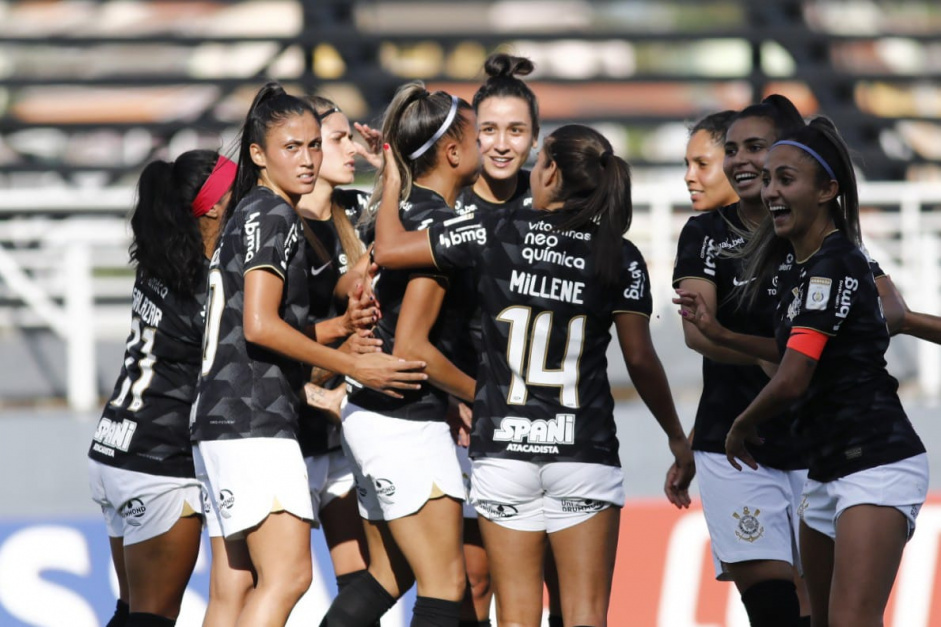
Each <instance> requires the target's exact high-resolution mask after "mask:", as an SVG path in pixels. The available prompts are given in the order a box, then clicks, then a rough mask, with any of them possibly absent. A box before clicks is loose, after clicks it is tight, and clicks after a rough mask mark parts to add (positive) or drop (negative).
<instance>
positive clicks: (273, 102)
mask: <svg viewBox="0 0 941 627" xmlns="http://www.w3.org/2000/svg"><path fill="white" fill-rule="evenodd" d="M305 113H310V114H311V115H312V116H314V118H316V117H317V114H315V113H314V110H313V109H312V108H311V106H310V104H309V103H308V102H307V101H306V100H303V99H301V98H298V97H296V96H291V95H290V94H288V93H286V92H285V91H284V88H283V87H281V85H280V84H279V83H277V82H275V81H271V82H270V83H267V84H265V86H264V87H262V88H261V89H259V90H258V93H257V94H255V99H254V100H253V101H252V106H251V107H249V109H248V114H247V115H246V116H245V122H244V123H243V124H242V131H241V133H240V136H239V168H238V172H237V173H236V175H235V184H234V185H232V200H231V201H230V202H229V208H233V207H235V206H236V205H238V204H239V202H240V201H241V200H242V199H243V198H245V196H246V195H247V194H248V192H250V191H251V190H252V188H253V187H255V185H256V184H257V183H258V176H259V169H258V166H257V165H255V162H254V161H252V155H251V145H252V144H258V145H259V146H261V147H262V148H264V147H265V138H266V136H267V134H268V129H270V128H271V127H272V126H274V125H275V124H278V123H280V122H282V121H283V120H285V119H286V118H289V117H291V116H292V115H303V114H305ZM228 215H232V212H231V211H230V212H228Z"/></svg>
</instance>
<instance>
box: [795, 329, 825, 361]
mask: <svg viewBox="0 0 941 627" xmlns="http://www.w3.org/2000/svg"><path fill="white" fill-rule="evenodd" d="M829 339H830V338H829V337H828V336H827V334H826V333H821V332H820V331H815V330H814V329H794V330H793V331H791V337H789V338H788V339H787V347H788V348H790V349H793V350H796V351H797V352H798V353H801V354H802V355H807V356H808V357H810V358H811V359H815V360H819V359H820V354H821V353H823V347H824V346H826V345H827V340H829Z"/></svg>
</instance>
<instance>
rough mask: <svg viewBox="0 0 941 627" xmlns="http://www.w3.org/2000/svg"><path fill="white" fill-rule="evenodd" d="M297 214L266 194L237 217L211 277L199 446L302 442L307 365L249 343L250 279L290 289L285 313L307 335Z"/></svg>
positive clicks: (254, 196) (251, 199) (195, 431)
mask: <svg viewBox="0 0 941 627" xmlns="http://www.w3.org/2000/svg"><path fill="white" fill-rule="evenodd" d="M303 237H304V236H303V235H302V233H301V223H300V219H299V218H298V217H297V214H295V213H294V209H292V208H291V206H290V205H288V204H287V203H286V202H285V201H284V200H283V199H282V198H281V197H279V196H277V195H276V194H275V193H274V192H272V191H271V190H269V189H268V188H266V187H260V186H259V187H256V188H255V189H253V190H252V191H251V192H249V194H248V195H247V196H245V198H243V199H242V201H241V202H240V203H239V204H238V206H237V207H236V208H235V209H234V211H233V214H232V215H231V216H230V217H229V220H228V222H227V223H226V225H225V228H224V230H223V232H222V236H221V238H220V242H219V247H218V248H217V250H216V252H215V254H214V255H213V258H212V263H211V264H210V270H209V296H208V301H209V305H208V311H207V314H206V333H205V342H204V349H203V365H202V372H201V376H200V378H199V385H198V389H197V391H198V397H197V401H196V405H195V407H194V415H193V426H192V436H193V439H194V440H196V441H201V440H228V439H238V438H249V437H252V438H260V437H269V438H270V437H275V438H296V437H297V414H298V403H299V400H300V399H299V393H300V391H301V386H302V385H303V382H304V381H303V379H304V376H303V374H304V373H303V367H302V365H301V364H300V363H299V362H297V361H295V360H293V359H289V358H287V357H284V356H282V355H279V354H277V353H274V352H272V351H269V350H267V349H265V348H263V347H261V346H258V345H257V344H249V343H247V342H246V341H245V332H244V327H243V325H242V316H243V313H244V301H245V274H246V273H247V272H249V271H255V272H271V273H274V274H276V275H277V276H278V277H279V278H281V279H282V280H283V281H284V287H283V290H282V294H281V303H280V305H279V308H278V313H279V315H280V316H281V318H282V319H283V320H284V321H285V322H287V323H288V324H289V325H291V326H292V327H294V328H296V329H298V330H303V328H304V326H305V325H306V323H307V314H308V309H309V301H308V289H307V276H306V275H307V268H308V266H307V259H306V255H305V253H304V247H303V246H302V240H303Z"/></svg>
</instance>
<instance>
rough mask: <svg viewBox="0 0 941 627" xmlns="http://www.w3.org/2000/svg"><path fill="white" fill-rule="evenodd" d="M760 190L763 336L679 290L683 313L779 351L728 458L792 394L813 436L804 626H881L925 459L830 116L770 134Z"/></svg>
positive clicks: (721, 336)
mask: <svg viewBox="0 0 941 627" xmlns="http://www.w3.org/2000/svg"><path fill="white" fill-rule="evenodd" d="M762 187H763V189H762V198H763V199H764V202H765V204H766V206H767V207H768V210H769V212H770V214H771V218H772V220H773V226H769V227H766V228H763V229H762V230H761V231H760V232H759V233H757V234H756V236H755V238H754V239H753V240H752V242H751V243H750V244H749V249H750V250H751V251H754V254H753V255H752V256H751V257H750V261H749V264H748V267H747V269H746V270H747V277H748V278H751V277H757V280H758V281H761V280H763V279H764V278H766V277H769V276H772V275H776V276H777V281H778V294H779V306H778V309H777V312H776V315H775V337H774V339H767V338H755V337H751V336H744V335H739V334H735V333H732V332H729V331H728V330H726V329H724V328H722V327H721V326H720V325H717V324H715V323H714V320H713V319H712V317H711V316H710V315H709V314H708V309H707V308H705V307H703V304H702V301H701V299H696V298H688V297H687V298H685V299H684V300H685V304H686V305H687V306H689V307H690V309H691V310H690V311H688V312H687V313H686V317H687V318H688V319H691V320H694V321H695V322H696V324H697V326H699V327H700V329H701V330H702V331H703V333H704V334H706V335H707V336H709V337H711V338H712V339H713V340H714V341H717V342H723V343H724V342H728V343H729V344H731V345H733V346H737V347H739V348H740V349H741V350H745V351H746V352H751V353H754V354H760V355H761V356H762V358H765V359H769V360H775V359H779V360H780V365H779V367H778V369H777V372H776V373H775V375H774V376H773V377H772V378H771V381H770V382H769V383H768V385H766V386H765V388H764V389H763V390H762V391H761V393H759V395H758V396H757V397H756V398H755V400H754V401H753V402H752V403H751V404H750V405H749V406H748V407H747V408H746V409H745V410H744V411H743V412H742V413H741V414H740V415H739V416H738V417H737V418H736V419H735V421H734V422H733V424H732V427H731V429H730V431H729V434H728V437H727V439H726V454H727V456H728V460H729V462H730V463H731V464H732V465H733V466H734V467H735V468H737V469H739V468H741V465H740V464H739V462H738V461H737V460H742V462H744V463H745V464H747V465H748V466H749V467H751V468H755V467H756V466H757V464H756V461H755V459H754V457H753V455H752V453H751V452H750V451H754V450H756V449H754V448H753V449H748V448H746V446H745V444H746V442H750V443H753V444H754V443H755V442H756V427H757V425H758V424H760V423H761V422H763V421H765V420H767V419H768V418H769V417H771V416H773V415H774V414H775V413H776V408H777V407H780V406H781V405H787V404H792V403H793V404H794V406H795V414H796V416H797V429H798V432H799V433H800V434H801V435H802V437H804V438H806V439H807V440H808V441H811V442H814V443H815V445H814V446H813V447H811V448H810V450H809V462H810V464H809V465H810V469H809V473H808V480H807V483H806V485H805V487H804V495H803V502H802V505H801V549H802V550H801V554H802V556H803V564H804V576H805V578H806V581H807V587H808V591H809V592H810V600H811V611H812V618H813V624H814V625H823V626H826V625H881V624H882V615H883V612H884V610H885V606H886V603H887V602H888V597H889V594H890V592H891V589H892V583H893V581H894V580H895V576H896V573H897V571H898V566H899V563H900V561H901V558H902V551H903V549H904V547H905V543H906V542H907V540H908V538H909V537H911V534H912V532H913V531H914V528H915V518H916V516H917V515H918V511H919V509H920V508H921V505H922V503H923V502H924V500H925V496H926V493H927V484H928V462H927V456H926V455H925V449H924V446H923V445H922V443H921V441H920V439H919V438H918V436H917V435H916V434H915V431H914V429H913V428H912V425H911V423H910V422H909V421H908V418H907V417H906V415H905V412H904V410H903V409H902V406H901V403H900V402H899V399H898V394H897V388H898V382H897V381H896V380H895V379H894V378H893V377H891V376H890V375H889V374H888V372H887V371H886V367H885V359H884V354H885V350H886V348H887V346H888V342H889V335H888V331H887V329H886V323H885V317H884V316H883V314H882V309H881V306H880V304H879V296H878V291H877V289H876V285H875V280H874V279H873V275H872V271H871V270H870V266H869V263H868V259H867V258H866V256H865V254H864V253H863V252H862V251H861V250H860V249H859V246H860V236H859V233H860V230H859V202H858V197H857V188H856V178H855V174H854V171H853V164H852V162H851V161H850V158H849V154H848V151H847V148H846V145H845V144H844V143H843V139H842V138H841V137H840V136H839V134H838V133H837V131H836V129H835V128H834V127H833V125H832V123H831V122H830V121H829V120H827V119H825V118H818V119H816V120H814V121H813V122H811V123H810V125H809V126H808V127H807V128H806V129H802V130H800V131H797V132H795V133H792V134H790V135H788V136H787V139H785V140H782V141H779V142H777V143H775V144H774V145H773V146H772V147H771V150H770V151H769V153H768V156H767V160H766V162H765V166H764V168H763V170H762ZM788 255H790V257H789V256H788ZM755 289H756V288H754V287H752V286H749V288H748V289H747V290H746V297H750V296H752V295H753V294H754V291H755Z"/></svg>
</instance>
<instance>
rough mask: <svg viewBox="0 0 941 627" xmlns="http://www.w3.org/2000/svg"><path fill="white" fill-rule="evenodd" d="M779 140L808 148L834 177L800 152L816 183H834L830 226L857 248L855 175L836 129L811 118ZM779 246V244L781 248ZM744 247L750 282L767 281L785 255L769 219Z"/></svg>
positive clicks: (750, 295) (750, 296)
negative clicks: (835, 190) (747, 252)
mask: <svg viewBox="0 0 941 627" xmlns="http://www.w3.org/2000/svg"><path fill="white" fill-rule="evenodd" d="M779 140H789V141H794V142H797V143H799V144H803V145H804V146H807V147H809V148H810V149H811V150H813V151H814V152H816V153H817V154H818V155H820V157H821V158H822V159H823V160H824V161H825V162H826V163H827V165H828V166H830V169H831V170H832V171H833V174H834V176H832V177H831V176H830V173H829V172H827V171H826V169H825V168H824V167H823V165H822V164H821V163H820V162H819V161H817V159H815V158H814V157H813V156H812V155H811V154H810V153H808V152H806V151H804V150H801V155H802V157H803V158H804V159H806V160H807V161H809V162H810V163H813V165H814V168H815V172H816V175H815V178H816V182H817V184H818V185H820V186H824V185H826V184H827V183H829V182H830V181H831V180H834V179H835V180H836V182H837V184H838V185H839V193H838V194H837V196H836V197H835V198H834V199H833V200H832V201H830V204H829V206H828V210H829V211H830V217H831V218H832V219H833V224H834V226H836V228H837V229H838V230H839V231H840V232H841V233H842V234H843V235H844V236H845V237H846V238H847V239H848V240H850V241H851V242H853V243H854V244H856V245H857V246H860V245H862V237H861V235H860V226H859V190H858V189H857V185H856V172H855V170H854V169H853V162H852V159H851V158H850V152H849V149H848V148H847V146H846V142H845V141H844V140H843V138H842V137H841V136H840V133H839V131H837V129H836V126H834V124H833V122H832V121H830V120H829V119H828V118H825V117H823V116H821V117H817V118H814V119H813V120H811V122H810V124H808V125H806V126H805V127H803V128H800V129H798V130H796V131H794V132H792V133H788V134H787V135H784V136H783V137H780V138H779ZM782 244H783V245H782ZM747 248H749V249H751V250H752V251H753V253H752V255H751V257H746V268H745V276H749V277H751V276H754V277H757V278H758V280H757V281H753V283H761V282H763V281H767V280H768V279H769V278H771V277H772V276H773V275H774V272H775V268H776V267H777V264H778V263H779V262H780V260H781V259H783V257H784V255H785V254H786V253H787V250H788V249H787V245H786V242H784V240H782V239H781V238H779V237H776V236H775V234H774V226H773V223H772V222H771V219H770V217H769V218H768V219H766V220H764V221H763V222H762V224H761V227H759V229H758V230H757V231H756V232H755V235H754V237H752V239H751V240H750V241H749V242H748V245H747ZM757 291H758V289H757V288H755V289H751V286H749V289H746V290H745V292H744V294H745V296H744V298H743V300H745V301H747V302H748V303H749V304H751V303H753V302H754V300H755V294H756V293H757Z"/></svg>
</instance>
